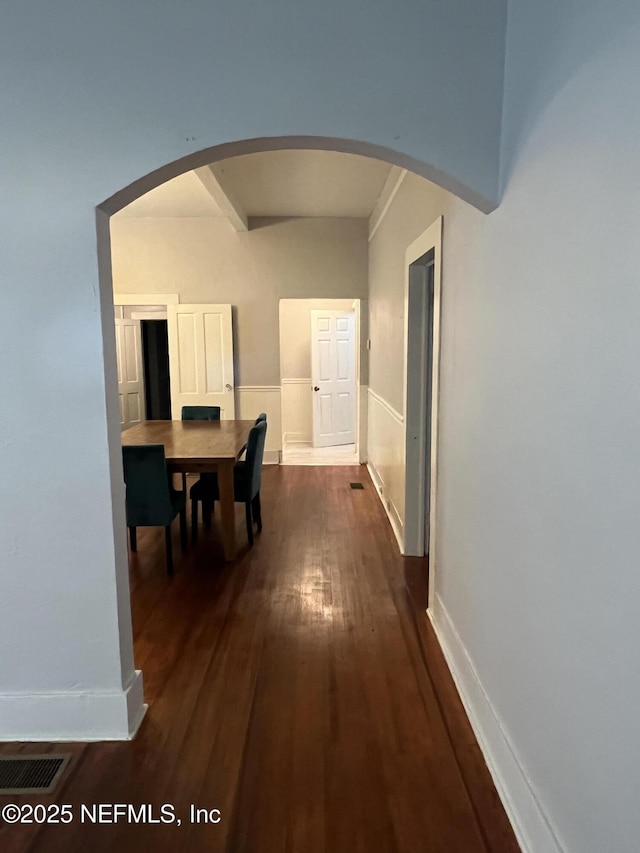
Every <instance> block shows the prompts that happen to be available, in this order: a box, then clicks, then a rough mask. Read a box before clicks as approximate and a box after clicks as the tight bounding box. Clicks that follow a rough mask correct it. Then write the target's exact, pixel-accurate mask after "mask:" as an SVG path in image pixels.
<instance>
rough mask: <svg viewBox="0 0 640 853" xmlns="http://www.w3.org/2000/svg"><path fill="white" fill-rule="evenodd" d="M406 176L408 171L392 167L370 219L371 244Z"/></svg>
mask: <svg viewBox="0 0 640 853" xmlns="http://www.w3.org/2000/svg"><path fill="white" fill-rule="evenodd" d="M406 174H407V170H406V169H401V168H400V166H392V167H391V168H390V169H389V174H388V175H387V180H386V181H385V182H384V186H383V187H382V189H381V190H380V195H379V196H378V200H377V201H376V203H375V204H374V206H373V210H372V211H371V216H370V217H369V242H371V240H372V239H373V235H374V234H375V233H376V231H377V230H378V228H379V227H380V225H381V224H382V220H383V219H384V218H385V216H386V214H387V211H388V210H389V208H390V207H391V202H392V201H393V199H394V198H395V195H396V193H397V192H398V190H399V189H400V185H401V184H402V182H403V181H404V179H405V176H406Z"/></svg>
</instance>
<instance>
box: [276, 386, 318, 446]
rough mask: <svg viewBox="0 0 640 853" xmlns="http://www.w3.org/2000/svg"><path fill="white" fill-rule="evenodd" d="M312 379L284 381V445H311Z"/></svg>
mask: <svg viewBox="0 0 640 853" xmlns="http://www.w3.org/2000/svg"><path fill="white" fill-rule="evenodd" d="M311 394H312V391H311V377H302V378H291V379H283V380H282V443H283V444H285V445H287V446H289V445H295V444H301V445H311V443H312V442H313V417H312V399H311Z"/></svg>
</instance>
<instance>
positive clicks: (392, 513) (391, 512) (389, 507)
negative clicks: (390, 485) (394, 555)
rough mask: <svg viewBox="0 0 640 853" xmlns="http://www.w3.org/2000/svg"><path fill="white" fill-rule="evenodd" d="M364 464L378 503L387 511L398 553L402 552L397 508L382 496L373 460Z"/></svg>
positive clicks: (400, 520) (402, 538) (402, 544)
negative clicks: (376, 494) (376, 493)
mask: <svg viewBox="0 0 640 853" xmlns="http://www.w3.org/2000/svg"><path fill="white" fill-rule="evenodd" d="M366 465H367V471H368V472H369V474H370V476H371V479H372V480H373V485H374V486H375V487H376V491H377V492H378V497H379V498H380V503H381V504H382V506H383V508H384V511H385V512H386V513H387V518H388V519H389V522H390V523H391V528H392V530H393V533H394V536H395V537H396V540H397V542H398V548H399V549H400V553H401V554H404V525H403V523H402V519H401V518H400V515H399V514H398V510H397V509H396V507H395V504H394V503H393V501H391V500H389V501H387V500H386V499H385V497H384V482H383V480H382V477H381V476H380V474H379V472H378V469H377V468H376V466H375V465H374V464H373V462H367V463H366Z"/></svg>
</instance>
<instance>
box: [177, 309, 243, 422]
mask: <svg viewBox="0 0 640 853" xmlns="http://www.w3.org/2000/svg"><path fill="white" fill-rule="evenodd" d="M167 321H168V332H169V367H170V370H169V372H170V379H171V413H172V417H173V419H174V420H179V419H180V417H181V412H182V407H183V406H220V410H221V411H220V416H221V417H222V418H234V417H235V395H234V376H233V334H232V326H231V306H230V305H206V304H202V305H200V304H198V305H168V306H167Z"/></svg>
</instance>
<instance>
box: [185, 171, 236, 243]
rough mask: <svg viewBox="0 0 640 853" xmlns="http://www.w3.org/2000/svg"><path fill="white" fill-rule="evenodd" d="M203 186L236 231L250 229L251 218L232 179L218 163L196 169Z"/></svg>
mask: <svg viewBox="0 0 640 853" xmlns="http://www.w3.org/2000/svg"><path fill="white" fill-rule="evenodd" d="M195 173H196V175H197V177H198V178H199V179H200V181H201V183H202V185H203V187H204V188H205V189H206V191H207V192H208V193H209V195H210V196H211V198H212V199H213V200H214V201H215V203H216V204H217V205H218V207H219V208H220V210H221V211H222V212H223V214H224V215H225V216H226V217H227V219H228V220H229V222H230V223H231V225H232V226H233V228H234V229H235V230H236V231H248V230H249V220H248V218H247V214H246V213H245V212H244V210H243V207H242V205H241V204H240V202H239V201H238V199H237V198H236V196H235V193H234V191H233V187H232V186H231V183H230V181H228V180H227V178H226V177H225V175H224V172H223V171H222V168H221V167H220V166H219V165H218V164H213V165H210V166H202V167H201V168H199V169H196V170H195Z"/></svg>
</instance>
